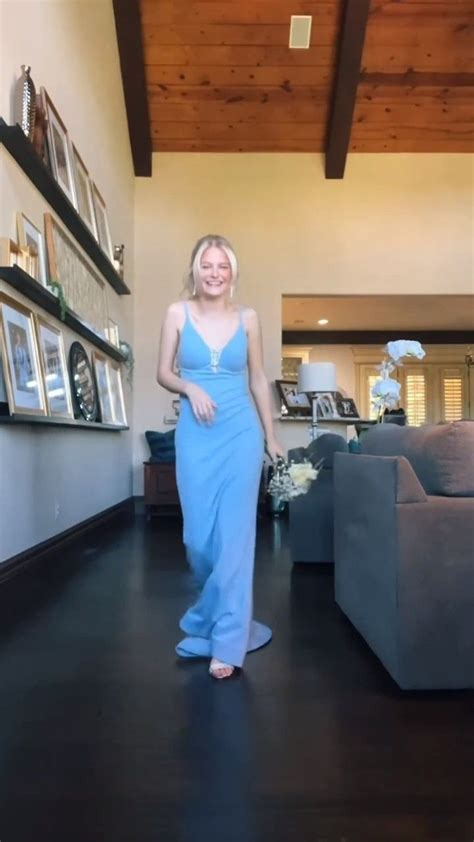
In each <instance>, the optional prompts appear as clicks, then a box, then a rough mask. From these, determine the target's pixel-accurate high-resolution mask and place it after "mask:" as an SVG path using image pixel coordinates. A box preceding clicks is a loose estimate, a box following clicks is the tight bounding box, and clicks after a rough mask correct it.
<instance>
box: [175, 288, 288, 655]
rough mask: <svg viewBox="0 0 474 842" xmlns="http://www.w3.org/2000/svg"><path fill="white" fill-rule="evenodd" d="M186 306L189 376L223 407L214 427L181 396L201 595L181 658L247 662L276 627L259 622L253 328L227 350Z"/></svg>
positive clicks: (186, 499) (180, 473)
mask: <svg viewBox="0 0 474 842" xmlns="http://www.w3.org/2000/svg"><path fill="white" fill-rule="evenodd" d="M185 308H186V319H185V323H184V326H183V329H182V332H181V339H180V347H179V353H178V360H179V367H180V373H181V377H182V378H183V379H184V380H188V381H192V382H193V383H197V384H198V385H199V386H201V387H202V388H203V389H205V390H206V392H207V393H208V394H209V395H210V397H211V398H212V399H213V400H214V401H215V403H216V404H217V409H216V410H215V414H214V419H213V421H212V422H211V423H208V424H206V423H203V422H201V423H200V422H198V421H197V419H196V418H195V416H194V413H193V411H192V407H191V404H190V402H189V400H188V399H187V398H182V399H181V410H180V415H179V420H178V424H177V428H176V477H177V484H178V490H179V496H180V500H181V507H182V511H183V523H184V531H183V540H184V544H185V546H186V552H187V558H188V561H189V564H190V567H191V569H192V571H193V574H194V578H195V581H196V583H197V585H198V589H199V594H198V599H197V601H196V603H195V604H194V605H192V606H191V608H189V610H188V611H187V612H186V613H185V615H184V616H183V617H182V618H181V621H180V627H181V629H182V630H183V631H184V632H185V634H186V635H187V636H186V637H185V638H184V640H182V641H181V642H180V643H179V644H178V646H177V647H176V651H177V653H178V654H179V655H181V656H182V657H187V658H190V657H191V658H192V657H203V656H205V657H211V656H212V657H215V658H218V659H219V660H221V661H224V662H225V663H228V664H232V665H234V666H237V667H240V666H242V664H243V661H244V658H245V654H246V652H250V651H253V650H254V649H258V648H259V647H261V646H264V645H265V644H266V643H268V641H269V640H270V639H271V636H272V633H271V630H270V629H269V628H268V627H267V626H264V625H262V624H261V623H257V622H255V621H254V620H252V607H253V606H252V595H253V568H254V557H255V530H256V513H257V498H258V488H259V483H260V477H261V472H262V465H263V453H264V441H263V431H262V427H261V424H260V419H259V417H258V414H257V411H256V408H255V405H254V403H253V400H252V398H251V395H250V392H249V388H248V373H247V354H248V348H247V334H246V331H245V327H244V325H243V322H242V315H241V314H240V317H239V326H238V329H237V331H236V332H235V333H234V335H233V336H232V337H231V338H230V339H229V341H228V342H227V344H226V345H225V347H224V348H223V349H222V350H221V351H214V350H213V349H211V348H210V347H209V345H208V344H207V343H206V342H205V341H204V339H203V337H202V336H201V334H200V333H199V332H198V330H197V328H196V327H195V325H194V323H193V321H192V318H191V316H190V314H189V309H188V306H187V305H186V304H185Z"/></svg>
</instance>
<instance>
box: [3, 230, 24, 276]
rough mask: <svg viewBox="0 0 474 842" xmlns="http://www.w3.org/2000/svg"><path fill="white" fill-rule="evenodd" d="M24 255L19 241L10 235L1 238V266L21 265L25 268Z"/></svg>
mask: <svg viewBox="0 0 474 842" xmlns="http://www.w3.org/2000/svg"><path fill="white" fill-rule="evenodd" d="M22 264H23V255H22V251H21V248H20V246H19V245H18V243H15V241H14V240H10V238H9V237H1V238H0V266H8V267H9V268H12V267H13V266H19V267H20V269H23V265H22Z"/></svg>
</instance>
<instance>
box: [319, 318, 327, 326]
mask: <svg viewBox="0 0 474 842" xmlns="http://www.w3.org/2000/svg"><path fill="white" fill-rule="evenodd" d="M328 324H329V319H318V325H328Z"/></svg>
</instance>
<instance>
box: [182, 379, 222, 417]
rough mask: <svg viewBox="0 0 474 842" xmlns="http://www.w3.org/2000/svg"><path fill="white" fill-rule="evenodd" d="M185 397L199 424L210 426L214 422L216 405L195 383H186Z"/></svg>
mask: <svg viewBox="0 0 474 842" xmlns="http://www.w3.org/2000/svg"><path fill="white" fill-rule="evenodd" d="M186 397H187V398H188V400H189V403H190V404H191V407H192V410H193V412H194V415H195V417H196V418H197V420H198V421H199V422H200V423H205V424H210V423H211V422H212V421H213V420H214V413H215V411H216V409H217V404H216V403H215V402H214V401H213V400H212V398H211V397H210V396H209V395H208V394H207V392H206V391H205V390H204V389H201V387H200V386H198V385H197V384H196V383H188V385H187V386H186Z"/></svg>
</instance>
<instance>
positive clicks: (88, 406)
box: [69, 342, 99, 422]
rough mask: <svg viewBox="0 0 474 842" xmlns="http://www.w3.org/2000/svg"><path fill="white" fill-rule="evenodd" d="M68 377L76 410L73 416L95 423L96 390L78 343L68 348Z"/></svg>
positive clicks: (81, 348)
mask: <svg viewBox="0 0 474 842" xmlns="http://www.w3.org/2000/svg"><path fill="white" fill-rule="evenodd" d="M69 376H70V378H71V392H72V395H73V400H74V406H75V408H76V411H75V412H74V416H75V417H80V416H81V415H82V417H83V418H84V420H85V421H91V422H93V421H95V420H96V419H97V414H98V410H99V404H98V398H97V388H96V385H95V379H94V375H93V372H92V367H91V364H90V362H89V357H88V356H87V352H86V350H85V348H84V346H83V345H82V344H81V343H80V342H73V343H72V345H71V347H70V348H69Z"/></svg>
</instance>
